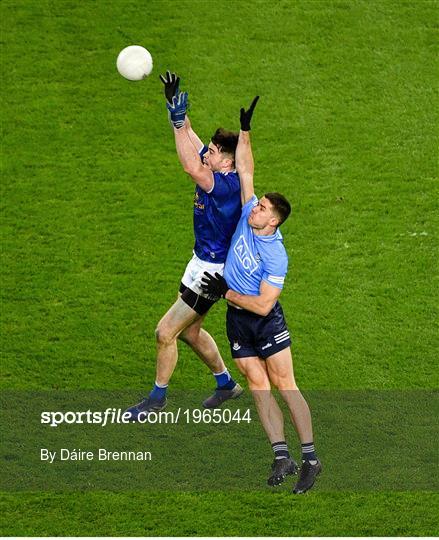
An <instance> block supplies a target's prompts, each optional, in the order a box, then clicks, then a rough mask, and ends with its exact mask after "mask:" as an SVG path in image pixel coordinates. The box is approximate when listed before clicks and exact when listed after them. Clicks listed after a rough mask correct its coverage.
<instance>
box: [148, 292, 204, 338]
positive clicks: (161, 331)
mask: <svg viewBox="0 0 439 540" xmlns="http://www.w3.org/2000/svg"><path fill="white" fill-rule="evenodd" d="M199 318H200V315H199V314H198V313H197V312H196V311H195V310H193V309H192V308H191V307H189V306H188V305H187V304H186V303H185V302H183V300H182V299H181V298H177V300H176V301H175V302H174V304H173V305H172V306H171V307H170V308H169V309H168V311H167V312H166V313H165V315H163V317H162V318H161V319H160V321H159V323H158V325H157V330H156V333H157V338H158V339H160V338H169V339H172V338H176V337H177V336H178V335H179V334H180V333H181V332H182V331H183V330H184V329H185V328H187V327H188V326H189V325H191V324H192V323H193V322H194V321H196V320H198V319H199Z"/></svg>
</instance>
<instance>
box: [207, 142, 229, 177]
mask: <svg viewBox="0 0 439 540" xmlns="http://www.w3.org/2000/svg"><path fill="white" fill-rule="evenodd" d="M226 161H227V162H226ZM229 161H230V160H228V159H227V158H225V157H224V154H222V153H221V152H220V151H219V150H218V147H217V146H215V145H214V144H213V143H212V142H211V143H209V146H208V150H207V152H206V153H205V154H204V163H205V164H206V165H207V166H208V167H209V169H210V170H211V171H212V172H217V171H222V170H223V169H224V168H226V167H227V165H228V162H229Z"/></svg>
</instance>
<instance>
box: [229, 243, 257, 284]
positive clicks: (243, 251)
mask: <svg viewBox="0 0 439 540" xmlns="http://www.w3.org/2000/svg"><path fill="white" fill-rule="evenodd" d="M233 251H234V252H235V254H236V255H237V257H238V259H239V260H240V261H241V264H242V266H243V267H244V269H245V271H246V273H247V274H249V275H252V274H253V272H254V271H255V270H257V269H258V263H257V262H256V261H255V258H254V257H253V255H252V253H251V251H250V249H249V247H248V245H247V242H246V241H245V238H244V236H243V235H242V234H241V236H240V237H239V238H238V241H237V242H236V243H235V245H234V246H233Z"/></svg>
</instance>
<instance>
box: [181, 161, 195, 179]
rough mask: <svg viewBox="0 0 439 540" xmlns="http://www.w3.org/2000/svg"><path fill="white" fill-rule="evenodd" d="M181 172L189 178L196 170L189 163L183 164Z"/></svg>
mask: <svg viewBox="0 0 439 540" xmlns="http://www.w3.org/2000/svg"><path fill="white" fill-rule="evenodd" d="M183 170H184V172H185V173H186V174H188V175H189V176H193V175H194V173H195V171H196V168H195V167H194V166H193V165H191V164H189V163H185V164H183Z"/></svg>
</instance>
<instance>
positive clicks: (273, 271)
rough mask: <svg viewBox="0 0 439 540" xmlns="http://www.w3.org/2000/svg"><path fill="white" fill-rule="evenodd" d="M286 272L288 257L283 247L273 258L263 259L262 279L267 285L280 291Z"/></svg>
mask: <svg viewBox="0 0 439 540" xmlns="http://www.w3.org/2000/svg"><path fill="white" fill-rule="evenodd" d="M287 271H288V257H287V254H286V253H285V249H284V248H283V246H282V250H280V249H279V250H278V253H276V254H274V256H273V255H272V256H271V257H264V259H263V273H262V279H263V281H265V282H266V283H268V284H269V285H272V286H273V287H277V288H278V289H282V288H283V286H284V282H285V276H286V275H287Z"/></svg>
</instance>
